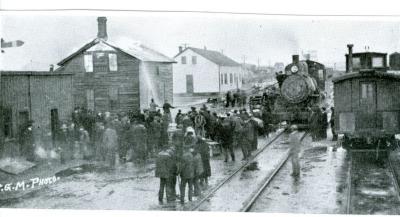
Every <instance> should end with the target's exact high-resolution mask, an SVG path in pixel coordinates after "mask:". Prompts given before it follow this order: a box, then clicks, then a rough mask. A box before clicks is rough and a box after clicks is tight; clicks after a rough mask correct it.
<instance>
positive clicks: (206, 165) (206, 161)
mask: <svg viewBox="0 0 400 217" xmlns="http://www.w3.org/2000/svg"><path fill="white" fill-rule="evenodd" d="M196 148H197V149H198V152H199V153H200V156H201V162H202V164H203V174H201V176H200V185H201V186H202V187H205V186H207V185H208V177H210V176H211V165H210V147H209V146H208V144H207V143H206V142H205V141H204V140H203V138H201V137H197V145H196Z"/></svg>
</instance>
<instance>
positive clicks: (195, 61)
mask: <svg viewBox="0 0 400 217" xmlns="http://www.w3.org/2000/svg"><path fill="white" fill-rule="evenodd" d="M192 64H193V65H196V64H197V57H196V56H192Z"/></svg>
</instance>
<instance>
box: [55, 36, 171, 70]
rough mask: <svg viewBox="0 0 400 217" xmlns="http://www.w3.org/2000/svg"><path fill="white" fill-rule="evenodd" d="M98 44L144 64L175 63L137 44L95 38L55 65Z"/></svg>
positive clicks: (61, 63) (62, 63) (63, 62)
mask: <svg viewBox="0 0 400 217" xmlns="http://www.w3.org/2000/svg"><path fill="white" fill-rule="evenodd" d="M98 43H104V44H106V45H108V46H110V47H112V48H114V49H116V50H118V51H121V52H123V53H125V54H127V55H129V56H132V57H135V58H137V59H139V60H141V61H144V62H163V63H175V61H174V60H173V59H171V58H169V57H167V56H165V55H164V54H162V53H159V52H157V51H155V50H153V49H151V48H149V47H146V46H144V45H142V44H139V43H116V42H110V41H105V40H103V39H99V38H96V39H94V40H92V41H90V42H89V43H87V44H85V45H84V46H83V47H81V48H80V49H79V50H77V51H75V52H74V53H72V54H71V55H69V56H68V57H66V58H65V59H63V60H61V61H60V62H59V63H57V64H58V65H60V66H62V65H64V64H65V63H67V62H68V61H70V60H71V59H72V58H74V57H75V56H77V55H79V54H81V53H83V52H85V51H86V50H88V49H89V48H91V47H93V46H94V45H96V44H98Z"/></svg>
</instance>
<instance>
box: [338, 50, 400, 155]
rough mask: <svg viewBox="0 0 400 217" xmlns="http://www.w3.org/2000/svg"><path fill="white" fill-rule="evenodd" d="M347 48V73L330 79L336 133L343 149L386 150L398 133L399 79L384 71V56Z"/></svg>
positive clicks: (383, 54) (385, 68)
mask: <svg viewBox="0 0 400 217" xmlns="http://www.w3.org/2000/svg"><path fill="white" fill-rule="evenodd" d="M351 47H352V46H349V54H348V55H346V56H347V61H346V63H347V67H346V68H347V73H346V74H345V75H343V76H340V77H337V78H335V79H334V80H333V83H334V105H335V114H334V117H335V123H336V124H335V128H336V132H337V133H338V134H344V139H343V145H344V147H345V148H360V149H364V148H367V149H368V148H386V147H388V146H390V145H391V144H393V142H394V136H395V134H399V133H400V76H399V75H395V74H391V73H388V72H387V66H386V54H385V53H370V52H364V53H356V54H352V50H351ZM353 57H354V58H353ZM354 59H355V61H354Z"/></svg>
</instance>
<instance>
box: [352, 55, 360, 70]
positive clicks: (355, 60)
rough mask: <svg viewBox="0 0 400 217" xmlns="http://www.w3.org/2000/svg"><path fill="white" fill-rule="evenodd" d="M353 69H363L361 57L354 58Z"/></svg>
mask: <svg viewBox="0 0 400 217" xmlns="http://www.w3.org/2000/svg"><path fill="white" fill-rule="evenodd" d="M353 67H354V68H361V60H360V57H353Z"/></svg>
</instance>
